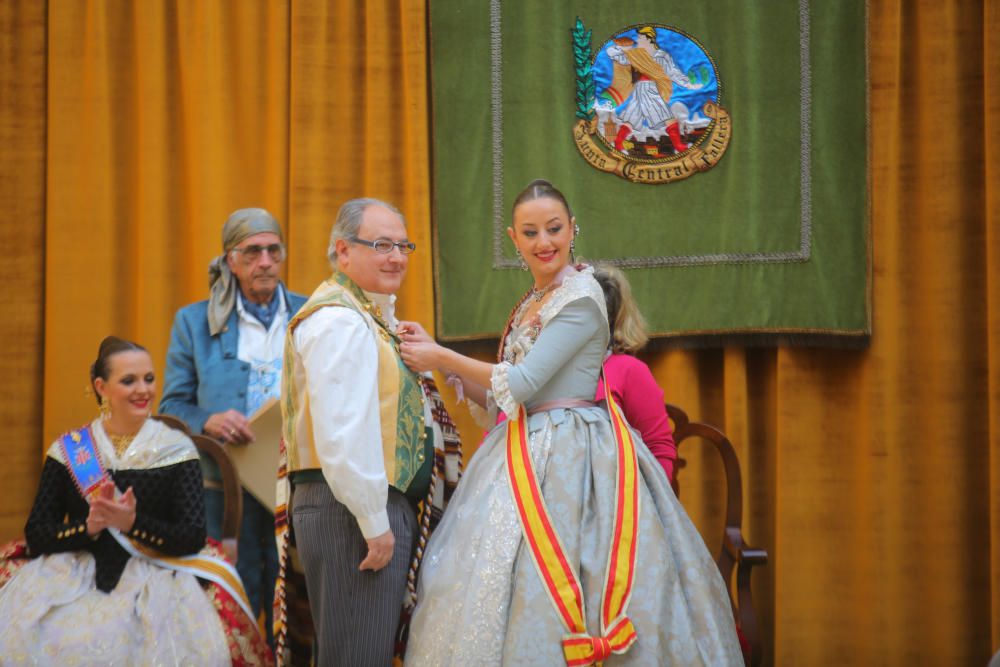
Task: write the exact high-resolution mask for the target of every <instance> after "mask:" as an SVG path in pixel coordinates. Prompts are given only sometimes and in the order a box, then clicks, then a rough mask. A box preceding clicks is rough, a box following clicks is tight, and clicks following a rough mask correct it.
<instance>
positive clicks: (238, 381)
mask: <svg viewBox="0 0 1000 667" xmlns="http://www.w3.org/2000/svg"><path fill="white" fill-rule="evenodd" d="M279 289H281V290H282V292H283V294H284V296H285V303H286V304H287V305H288V308H289V319H291V316H292V315H294V314H295V313H297V312H298V310H299V308H301V307H302V304H304V303H305V302H306V297H304V296H302V295H301V294H295V293H294V292H289V291H288V290H286V289H285V286H284V285H280V286H279ZM238 318H239V314H238V313H237V312H236V309H235V308H233V312H232V313H230V314H229V319H228V320H227V321H226V325H225V326H224V327H223V329H222V331H221V332H220V333H219V334H218V335H217V336H212V335H210V334H209V332H208V301H207V300H206V301H199V302H197V303H192V304H191V305H188V306H184V307H183V308H181V309H180V310H178V311H177V316H176V317H175V318H174V326H173V329H172V330H171V331H170V347H169V348H168V349H167V364H166V371H165V373H164V379H163V398H162V399H161V400H160V413H161V414H168V415H174V416H176V417H180V418H181V419H183V420H184V421H185V422H186V423H187V425H188V427H189V428H190V429H191V431H192V432H193V433H201V432H202V431H203V430H204V427H205V421H206V420H207V419H208V418H209V417H210V416H211V415H213V414H215V413H216V412H225V411H226V410H230V409H235V410H238V411H240V412H242V413H243V414H246V407H247V382H248V380H249V377H250V364H248V363H246V362H244V361H240V359H239V357H237V356H236V355H237V351H238V350H239V326H238V325H237V320H238Z"/></svg>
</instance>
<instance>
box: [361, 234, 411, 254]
mask: <svg viewBox="0 0 1000 667" xmlns="http://www.w3.org/2000/svg"><path fill="white" fill-rule="evenodd" d="M347 240H348V241H350V242H351V243H357V244H358V245H366V246H368V247H369V248H372V249H373V250H374V251H375V252H377V253H379V254H380V255H388V254H389V253H390V252H392V249H393V248H399V252H401V253H403V254H404V255H409V254H410V253H412V252H413V251H414V250H416V249H417V244H416V243H413V242H412V241H393V240H391V239H385V238H382V239H375V240H374V241H366V240H365V239H359V238H358V237H357V236H352V237H350V238H349V239H347Z"/></svg>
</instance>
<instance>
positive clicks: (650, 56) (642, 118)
mask: <svg viewBox="0 0 1000 667" xmlns="http://www.w3.org/2000/svg"><path fill="white" fill-rule="evenodd" d="M572 33H573V48H574V57H575V59H576V77H577V111H576V117H577V118H578V119H579V120H578V121H577V124H576V126H575V128H574V137H575V139H576V143H577V148H578V149H579V150H580V152H581V154H583V156H584V157H585V158H586V159H587V161H588V162H590V163H591V164H592V165H593V166H594V167H596V168H598V169H601V170H602V171H609V172H613V173H616V174H617V175H619V176H621V177H622V178H627V179H628V180H632V181H635V182H644V183H666V182H670V181H675V180H681V179H684V178H687V177H689V176H691V175H693V174H695V173H697V172H699V171H705V170H707V169H710V168H711V167H713V166H714V165H715V164H716V163H717V162H718V160H719V159H720V158H721V157H722V154H723V153H724V152H725V150H726V147H727V146H728V143H729V136H730V131H731V125H730V118H729V115H728V113H727V112H726V111H725V109H723V108H722V107H721V106H719V91H720V85H719V78H718V74H717V72H716V67H715V63H714V62H713V60H712V58H711V56H709V55H708V53H707V52H706V51H705V50H704V49H703V48H702V47H701V45H700V44H698V42H697V41H696V40H695V39H694V38H693V37H691V36H689V35H687V34H685V33H683V32H682V31H680V30H678V29H676V28H672V27H669V26H665V25H662V24H657V23H649V24H643V25H635V26H631V27H629V28H626V29H624V30H622V31H620V32H618V33H616V34H615V35H612V36H611V38H609V39H608V40H606V41H605V42H604V43H603V44H602V45H601V46H600V47H599V48H598V49H597V52H596V54H595V55H593V57H591V50H590V31H589V30H585V29H584V28H583V23H582V21H580V20H577V24H576V27H575V28H574V29H573V31H572Z"/></svg>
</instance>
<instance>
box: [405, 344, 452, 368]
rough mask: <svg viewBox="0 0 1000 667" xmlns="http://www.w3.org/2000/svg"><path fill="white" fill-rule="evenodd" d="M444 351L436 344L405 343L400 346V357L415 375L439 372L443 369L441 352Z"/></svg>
mask: <svg viewBox="0 0 1000 667" xmlns="http://www.w3.org/2000/svg"><path fill="white" fill-rule="evenodd" d="M443 350H444V348H442V347H441V346H440V345H438V344H437V343H435V342H414V343H407V342H404V343H402V344H400V346H399V356H400V357H402V358H403V363H404V364H406V365H407V366H408V367H409V369H410V370H411V371H413V372H414V373H424V372H426V371H433V370H437V369H438V368H440V367H441V361H440V357H441V352H442V351H443Z"/></svg>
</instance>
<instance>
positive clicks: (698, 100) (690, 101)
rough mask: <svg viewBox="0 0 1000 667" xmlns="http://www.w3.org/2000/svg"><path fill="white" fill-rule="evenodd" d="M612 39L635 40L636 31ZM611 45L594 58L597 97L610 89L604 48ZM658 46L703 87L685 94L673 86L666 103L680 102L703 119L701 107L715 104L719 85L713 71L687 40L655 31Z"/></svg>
mask: <svg viewBox="0 0 1000 667" xmlns="http://www.w3.org/2000/svg"><path fill="white" fill-rule="evenodd" d="M614 36H615V37H629V38H631V39H633V40H636V41H638V40H637V37H638V32H637V30H636V29H635V28H633V29H631V30H626V31H625V32H622V33H618V34H616V35H614ZM612 43H613V42H612V41H611V40H610V39H609V40H608V41H606V42H604V43H603V44H601V46H600V50H599V51H598V52H597V57H596V58H595V59H594V64H593V73H594V87H595V92H596V94H597V97H598V98H600V96H601V93H603V92H604V90H605V89H607V87H608V86H610V85H611V75H612V65H613V61H612V60H611V58H609V57H608V54H607V48H608V46H610V45H611V44H612ZM656 43H657V45H658V46H659V47H660V48H661V49H663V50H664V51H666V52H667V53H669V54H670V56H671V57H672V58H673V59H674V63H675V64H676V65H677V67H678V68H680V70H681V71H682V72H684V73H685V74H687V76H688V78H690V79H691V81H692V82H698V83H702V84H704V85H703V86H702V88H700V89H698V90H688V89H687V88H684V87H682V86H677V85H675V86H673V90H672V93H673V94H672V95H671V97H670V100H669V102H670V103H673V102H683V103H684V104H685V105H686V106H687V107H688V109H690V110H691V114H692V115H693V114H694V113H695V112H696V111H697V112H698V113H700V114H701V115H702V116H704V115H705V114H704V111H703V110H702V106H703V105H704V104H705V102H707V101H709V100H711V101H713V102H718V97H719V82H718V79H717V78H716V76H715V68H714V67H712V62H711V61H710V60H709V59H708V56H707V55H706V54H705V52H704V51H702V50H701V47H700V46H698V45H697V44H696V43H695V42H693V41H691V39H689V38H688V37H687V36H685V35H682V34H681V33H679V32H674V31H673V30H668V29H666V28H662V27H656Z"/></svg>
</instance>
